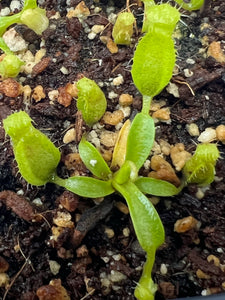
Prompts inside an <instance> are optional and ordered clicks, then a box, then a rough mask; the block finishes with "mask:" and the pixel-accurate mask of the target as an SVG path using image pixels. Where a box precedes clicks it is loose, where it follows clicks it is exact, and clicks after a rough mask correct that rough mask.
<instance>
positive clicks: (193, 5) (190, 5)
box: [175, 0, 204, 10]
mask: <svg viewBox="0 0 225 300" xmlns="http://www.w3.org/2000/svg"><path fill="white" fill-rule="evenodd" d="M175 1H176V2H177V3H178V4H180V6H181V7H182V8H184V9H187V10H197V9H200V8H201V7H202V5H203V4H204V0H190V1H188V2H186V1H184V0H175Z"/></svg>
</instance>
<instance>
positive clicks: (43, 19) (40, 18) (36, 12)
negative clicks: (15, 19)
mask: <svg viewBox="0 0 225 300" xmlns="http://www.w3.org/2000/svg"><path fill="white" fill-rule="evenodd" d="M20 21H21V23H23V24H25V25H27V26H28V27H29V28H31V29H32V30H33V31H35V32H36V33H37V34H42V32H43V31H44V30H46V29H47V28H48V25H49V20H48V18H47V16H46V11H45V9H42V8H40V7H36V8H29V9H26V10H24V11H23V12H22V14H21V18H20Z"/></svg>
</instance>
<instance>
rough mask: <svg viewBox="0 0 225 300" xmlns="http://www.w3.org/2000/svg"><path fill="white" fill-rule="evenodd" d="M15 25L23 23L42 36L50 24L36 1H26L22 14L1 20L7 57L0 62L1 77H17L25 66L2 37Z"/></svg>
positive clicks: (0, 41)
mask: <svg viewBox="0 0 225 300" xmlns="http://www.w3.org/2000/svg"><path fill="white" fill-rule="evenodd" d="M15 23H22V24H25V25H27V26H28V27H30V28H31V29H32V30H34V31H35V32H36V33H37V34H41V33H42V32H43V31H44V30H45V29H46V28H47V27H48V24H49V20H48V18H47V17H46V11H45V10H44V9H41V8H39V7H37V3H36V0H25V1H24V7H23V9H22V11H21V12H19V13H17V14H14V15H11V16H4V17H1V18H0V49H2V51H3V52H4V53H5V57H4V58H3V60H2V61H1V62H0V75H1V77H2V78H3V79H4V78H8V77H16V76H17V75H18V74H19V72H20V67H21V66H22V65H23V64H24V62H23V61H21V60H20V59H19V58H18V57H17V56H16V55H15V54H14V53H13V52H12V51H11V50H10V49H9V47H8V46H7V45H6V43H5V41H4V40H3V38H2V35H3V34H4V32H5V31H6V30H7V28H8V27H9V26H10V25H12V24H15Z"/></svg>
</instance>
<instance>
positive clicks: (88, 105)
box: [77, 77, 107, 126]
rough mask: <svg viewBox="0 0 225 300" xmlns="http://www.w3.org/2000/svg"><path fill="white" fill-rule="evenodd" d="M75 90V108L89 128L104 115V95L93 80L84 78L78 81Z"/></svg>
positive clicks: (105, 103)
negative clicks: (76, 95)
mask: <svg viewBox="0 0 225 300" xmlns="http://www.w3.org/2000/svg"><path fill="white" fill-rule="evenodd" d="M77 89H78V99H77V108H78V109H79V110H80V111H81V113H82V117H83V119H84V121H85V122H86V123H87V125H89V126H91V125H93V124H94V123H96V122H97V121H99V120H100V119H101V117H102V116H103V114H104V113H105V110H106V105H107V102H106V99H105V95H104V93H103V92H102V90H101V89H100V87H99V86H98V85H97V84H96V83H95V82H94V81H93V80H91V79H89V78H86V77H84V78H82V79H80V80H78V82H77Z"/></svg>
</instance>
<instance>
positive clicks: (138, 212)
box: [113, 181, 165, 252]
mask: <svg viewBox="0 0 225 300" xmlns="http://www.w3.org/2000/svg"><path fill="white" fill-rule="evenodd" d="M113 186H114V188H115V189H116V190H117V191H118V192H120V193H121V194H122V195H123V197H124V198H125V199H126V201H127V204H128V208H129V211H130V215H131V219H132V222H133V225H134V229H135V232H136V235H137V238H138V240H139V243H140V245H141V247H142V248H143V249H144V250H145V251H146V252H148V251H149V250H151V249H152V247H153V248H154V249H156V248H158V247H159V246H160V245H161V244H162V243H163V242H164V235H165V234H164V228H163V225H162V222H161V220H160V217H159V215H158V213H157V211H156V209H155V207H154V206H153V204H152V203H151V202H150V201H149V199H148V198H147V197H146V196H145V195H144V194H142V192H141V191H140V190H139V189H138V188H137V187H136V185H135V184H134V183H132V182H130V181H128V182H126V183H125V184H123V185H119V184H117V183H116V182H115V181H113Z"/></svg>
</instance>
